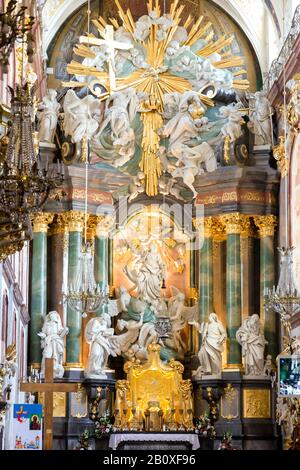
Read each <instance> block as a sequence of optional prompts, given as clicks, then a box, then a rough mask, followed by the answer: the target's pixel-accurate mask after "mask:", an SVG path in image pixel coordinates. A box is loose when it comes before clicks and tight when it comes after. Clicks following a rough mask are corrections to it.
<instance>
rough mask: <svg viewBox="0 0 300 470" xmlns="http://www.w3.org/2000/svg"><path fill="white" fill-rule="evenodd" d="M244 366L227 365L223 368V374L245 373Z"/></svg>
mask: <svg viewBox="0 0 300 470" xmlns="http://www.w3.org/2000/svg"><path fill="white" fill-rule="evenodd" d="M243 371H244V367H243V364H225V366H223V369H222V372H243Z"/></svg>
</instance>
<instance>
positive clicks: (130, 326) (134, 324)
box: [116, 311, 144, 353]
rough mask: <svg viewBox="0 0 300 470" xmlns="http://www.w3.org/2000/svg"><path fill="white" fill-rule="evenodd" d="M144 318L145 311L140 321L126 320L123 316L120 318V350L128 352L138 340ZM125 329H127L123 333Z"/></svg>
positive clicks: (118, 324) (118, 326) (118, 323)
mask: <svg viewBox="0 0 300 470" xmlns="http://www.w3.org/2000/svg"><path fill="white" fill-rule="evenodd" d="M143 320H144V311H142V312H141V314H140V319H139V320H138V321H136V320H124V319H122V318H121V319H119V320H118V322H117V330H118V331H120V332H121V334H120V335H118V336H117V337H116V338H117V342H118V347H119V349H120V352H122V353H126V352H127V351H128V349H129V348H130V347H131V346H132V345H133V344H135V342H136V341H137V340H138V337H139V334H140V329H141V328H142V325H143ZM124 330H126V331H125V332H124V333H123V331H124Z"/></svg>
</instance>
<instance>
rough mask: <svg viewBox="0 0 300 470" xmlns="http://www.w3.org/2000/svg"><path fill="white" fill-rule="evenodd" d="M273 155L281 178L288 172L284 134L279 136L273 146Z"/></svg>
mask: <svg viewBox="0 0 300 470" xmlns="http://www.w3.org/2000/svg"><path fill="white" fill-rule="evenodd" d="M273 156H274V158H275V160H276V161H277V165H278V168H279V171H280V173H281V178H284V177H285V176H286V175H287V173H288V157H287V153H286V143H285V138H284V136H280V137H279V142H278V144H277V145H275V146H274V147H273Z"/></svg>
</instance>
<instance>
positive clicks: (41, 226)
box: [29, 213, 53, 367]
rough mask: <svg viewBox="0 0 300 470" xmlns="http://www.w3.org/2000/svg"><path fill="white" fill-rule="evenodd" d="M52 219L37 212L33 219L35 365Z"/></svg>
mask: <svg viewBox="0 0 300 470" xmlns="http://www.w3.org/2000/svg"><path fill="white" fill-rule="evenodd" d="M52 219H53V215H52V214H47V213H38V214H36V215H35V218H34V221H33V242H32V267H31V315H30V317H31V318H30V334H29V341H30V343H29V351H30V364H31V365H33V366H35V367H38V366H39V364H40V362H41V357H42V352H41V342H40V338H39V336H38V335H37V333H39V332H40V331H41V329H42V326H43V318H44V317H45V315H46V314H47V231H48V224H49V223H50V222H51V221H52Z"/></svg>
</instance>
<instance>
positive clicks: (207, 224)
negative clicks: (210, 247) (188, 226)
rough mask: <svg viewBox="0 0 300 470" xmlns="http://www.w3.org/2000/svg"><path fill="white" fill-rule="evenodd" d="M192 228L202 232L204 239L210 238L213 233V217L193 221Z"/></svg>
mask: <svg viewBox="0 0 300 470" xmlns="http://www.w3.org/2000/svg"><path fill="white" fill-rule="evenodd" d="M193 223H194V227H195V228H196V229H197V230H199V231H203V234H204V236H205V237H208V238H209V237H212V232H213V224H214V221H213V217H211V216H209V217H199V218H198V219H197V218H195V219H193Z"/></svg>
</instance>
